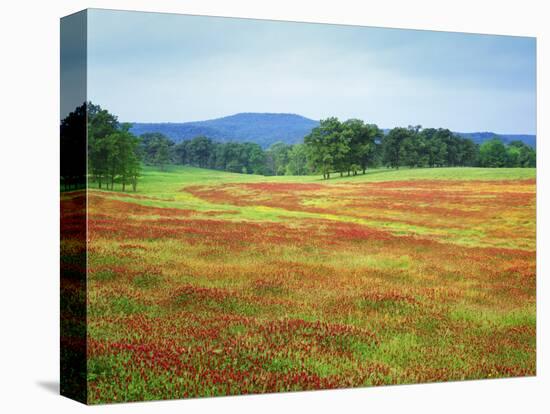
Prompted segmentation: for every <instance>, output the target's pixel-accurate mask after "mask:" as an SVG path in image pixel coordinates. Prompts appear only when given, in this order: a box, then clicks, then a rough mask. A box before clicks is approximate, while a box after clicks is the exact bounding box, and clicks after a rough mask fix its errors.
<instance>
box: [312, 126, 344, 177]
mask: <svg viewBox="0 0 550 414" xmlns="http://www.w3.org/2000/svg"><path fill="white" fill-rule="evenodd" d="M342 131H343V127H342V124H341V123H340V121H338V118H334V117H333V118H327V119H322V120H321V121H320V122H319V126H318V127H316V128H313V130H312V131H311V132H310V133H309V134H308V135H307V136H306V137H305V138H304V144H305V145H306V148H307V158H308V163H309V164H310V165H311V167H312V168H313V169H314V170H315V171H319V172H321V173H322V174H323V178H324V179H329V178H330V173H331V172H332V171H334V170H335V169H336V170H337V171H340V172H342V171H343V170H342V169H341V168H342V167H343V165H344V162H345V160H346V157H347V155H348V152H349V151H350V147H349V142H350V135H349V134H347V136H343V134H342Z"/></svg>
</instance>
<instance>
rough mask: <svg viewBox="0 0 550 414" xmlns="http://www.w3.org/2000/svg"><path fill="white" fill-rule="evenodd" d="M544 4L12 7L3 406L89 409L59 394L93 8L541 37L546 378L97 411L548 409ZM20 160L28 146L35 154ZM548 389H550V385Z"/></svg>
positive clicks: (6, 16) (74, 0)
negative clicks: (71, 119) (63, 98)
mask: <svg viewBox="0 0 550 414" xmlns="http://www.w3.org/2000/svg"><path fill="white" fill-rule="evenodd" d="M544 6H545V2H543V1H540V0H539V1H537V0H523V1H514V2H510V1H504V0H500V1H489V0H485V1H481V0H476V1H473V0H461V1H459V0H448V1H441V0H439V1H437V0H409V1H407V0H402V1H394V0H385V1H376V2H374V1H371V2H368V1H351V0H338V1H334V0H331V1H323V0H316V1H313V0H301V1H300V0H277V1H276V0H265V1H257V0H256V1H254V0H225V1H223V0H218V1H211V0H156V1H155V2H151V1H146V0H88V1H83V0H56V1H54V2H44V1H35V2H32V1H25V0H19V1H7V2H2V3H1V4H0V39H1V48H0V57H1V62H2V63H1V64H0V82H1V83H0V114H2V118H1V119H2V122H1V123H0V125H1V129H0V137H1V139H0V143H1V146H0V183H1V186H0V194H1V199H0V200H1V201H0V206H1V207H0V208H1V211H0V237H1V239H0V240H1V244H0V246H1V250H0V251H1V252H2V254H1V256H0V280H1V285H0V317H1V318H2V319H1V322H2V324H1V331H0V332H1V340H0V355H1V360H2V368H1V373H0V381H1V384H0V390H1V391H2V393H1V395H2V397H1V399H0V406H1V407H2V411H4V412H19V411H23V410H24V411H29V412H32V411H31V410H33V409H35V410H40V412H42V411H44V410H46V411H50V410H51V411H54V410H55V412H58V413H64V412H71V413H72V412H80V411H81V410H84V409H86V408H85V407H84V406H82V405H79V404H77V403H75V402H72V401H70V400H68V399H65V398H62V397H59V396H58V395H56V393H55V392H52V391H51V388H52V385H53V384H54V383H55V381H57V380H58V364H59V359H58V349H59V341H58V335H59V323H58V314H59V312H58V308H59V298H58V291H59V280H58V271H59V264H58V254H59V218H58V214H59V211H58V189H59V185H58V183H59V181H58V173H59V167H58V165H59V152H58V125H59V124H58V118H59V18H60V17H61V16H64V15H67V14H70V13H72V12H75V11H78V10H81V9H84V8H87V7H97V8H116V9H128V10H143V11H164V12H175V13H186V14H203V15H220V16H230V17H252V18H264V19H277V20H292V21H312V22H325V23H343V24H357V25H366V26H382V27H402V28H414V29H431V30H450V31H465V32H474V33H492V34H508V35H523V36H536V37H537V38H538V40H537V52H538V60H537V73H538V80H537V82H538V96H537V104H538V105H537V113H538V126H537V138H538V139H537V152H538V198H537V211H538V212H539V214H538V226H537V234H538V251H537V253H538V255H537V256H538V263H537V265H538V291H537V294H538V320H537V325H538V338H537V344H538V364H537V369H538V370H537V372H538V375H537V377H536V378H524V379H510V380H486V381H471V382H463V383H447V384H423V385H409V386H394V387H378V388H364V389H352V390H339V391H316V392H306V393H291V394H277V395H275V394H273V395H263V396H247V397H229V398H215V399H200V400H184V401H168V402H156V403H135V404H122V405H115V406H99V407H94V408H91V409H92V410H93V411H94V412H100V411H101V412H103V411H106V410H113V411H117V412H129V410H132V412H144V411H147V410H149V411H151V410H154V411H155V412H179V413H181V412H182V410H186V411H188V412H195V411H196V412H199V411H200V412H203V413H204V412H222V411H223V412H233V411H234V412H239V413H247V412H251V413H252V412H254V413H257V412H267V413H271V412H273V413H285V412H294V411H301V412H335V411H336V412H338V411H340V412H343V411H351V412H355V411H362V412H365V411H370V412H383V413H387V412H394V411H404V412H405V411H406V412H422V413H430V412H434V413H440V412H442V411H445V412H450V413H454V412H456V413H459V412H460V413H465V412H467V413H469V412H485V413H489V412H498V413H508V412H510V413H512V412H514V413H517V412H543V410H544V409H545V408H546V407H545V406H548V401H547V400H548V398H545V397H546V395H547V393H548V391H547V389H550V380H549V378H550V374H549V367H548V362H547V361H548V358H545V356H546V355H547V354H548V348H549V347H548V342H546V334H547V329H546V328H545V325H546V324H547V320H548V319H547V315H548V305H547V303H548V300H549V299H548V298H549V295H548V283H547V282H546V281H545V277H548V264H547V263H548V261H547V260H546V259H545V254H544V253H545V246H547V245H548V242H549V237H548V231H547V228H548V227H547V224H548V219H547V218H546V216H545V215H544V214H543V212H544V211H549V208H550V206H549V203H548V195H547V194H548V189H547V188H545V187H547V186H546V182H547V180H545V178H547V172H546V168H545V164H546V159H547V158H548V154H547V153H544V152H543V151H544V147H545V139H547V135H548V134H547V131H548V117H546V118H545V117H544V116H543V114H547V116H548V114H549V103H548V84H549V74H550V67H549V64H548V56H549V52H550V50H549V40H548V39H549V36H550V25H549V24H548V12H547V11H546V10H545V8H544ZM548 139H550V138H548ZM19 154H25V156H24V157H21V156H19ZM545 391H546V393H545Z"/></svg>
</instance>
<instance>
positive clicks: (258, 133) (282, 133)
mask: <svg viewBox="0 0 550 414" xmlns="http://www.w3.org/2000/svg"><path fill="white" fill-rule="evenodd" d="M318 125H319V121H315V120H313V119H309V118H306V117H303V116H301V115H296V114H284V113H280V114H279V113H255V112H246V113H239V114H235V115H231V116H226V117H223V118H216V119H209V120H206V121H195V122H182V123H171V122H166V123H141V122H134V123H133V126H132V129H131V132H132V133H134V134H136V135H141V134H144V133H147V132H159V133H161V134H164V135H166V136H167V137H169V138H170V139H172V140H174V141H175V142H180V141H182V140H188V139H193V138H195V137H197V136H199V135H203V136H206V137H209V138H211V139H213V140H215V141H219V142H230V141H235V142H255V143H257V144H259V145H261V146H262V147H263V148H268V147H269V146H270V145H271V144H273V143H275V142H277V141H281V142H284V143H286V144H296V143H299V142H302V140H303V138H304V137H305V136H306V135H307V134H309V133H310V131H311V130H312V129H313V128H315V127H316V126H318ZM384 131H385V132H387V131H388V130H387V129H384ZM457 134H459V135H461V136H463V137H466V138H470V139H472V140H473V141H474V142H476V143H478V144H481V143H483V142H485V141H487V140H490V139H492V138H495V137H499V138H500V139H501V140H502V141H503V142H505V143H509V142H511V141H514V140H519V141H522V142H524V143H526V144H527V145H529V146H531V147H533V148H534V147H535V146H536V136H535V135H528V134H525V135H513V134H496V133H494V132H457Z"/></svg>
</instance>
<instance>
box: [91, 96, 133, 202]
mask: <svg viewBox="0 0 550 414" xmlns="http://www.w3.org/2000/svg"><path fill="white" fill-rule="evenodd" d="M87 111H88V174H89V175H90V178H91V179H92V180H94V181H95V182H96V183H97V185H98V187H99V188H107V189H111V190H113V189H114V186H115V182H119V183H120V184H121V186H122V191H125V190H126V186H127V185H131V186H132V189H133V190H134V191H136V188H137V181H138V177H139V174H140V170H141V158H142V157H141V151H140V145H139V144H140V139H139V138H138V137H136V136H135V135H133V134H132V133H130V131H129V130H130V127H131V125H130V124H127V123H119V122H118V119H117V117H116V116H115V115H113V114H111V113H109V112H108V111H107V110H105V109H102V108H101V107H100V106H99V105H94V104H92V103H88V107H87Z"/></svg>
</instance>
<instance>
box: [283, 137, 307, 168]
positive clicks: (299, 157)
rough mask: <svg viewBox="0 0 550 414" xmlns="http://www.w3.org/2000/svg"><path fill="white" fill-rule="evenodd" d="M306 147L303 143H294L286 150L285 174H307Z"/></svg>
mask: <svg viewBox="0 0 550 414" xmlns="http://www.w3.org/2000/svg"><path fill="white" fill-rule="evenodd" d="M308 172H309V169H308V167H307V149H306V146H305V145H304V144H295V145H293V146H292V148H290V151H289V152H288V164H287V166H286V171H285V174H286V175H307V173H308Z"/></svg>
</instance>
